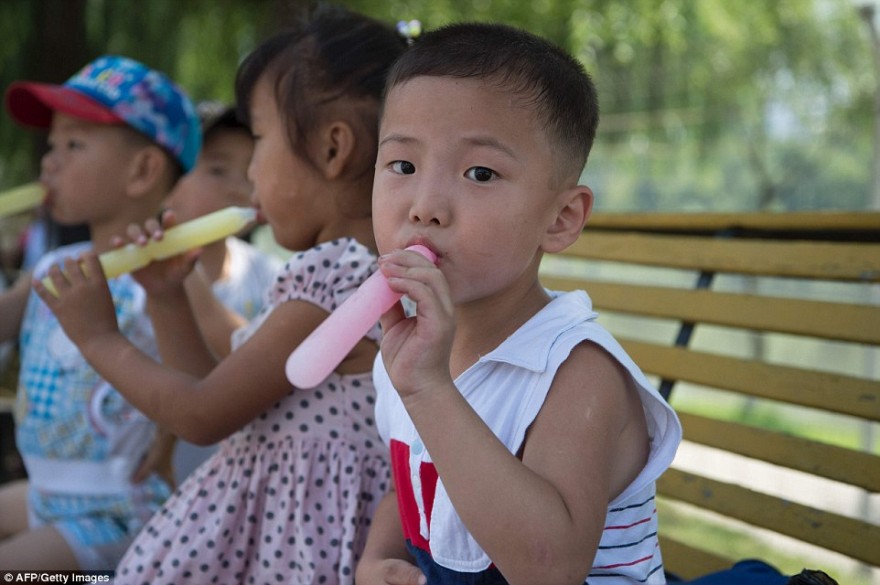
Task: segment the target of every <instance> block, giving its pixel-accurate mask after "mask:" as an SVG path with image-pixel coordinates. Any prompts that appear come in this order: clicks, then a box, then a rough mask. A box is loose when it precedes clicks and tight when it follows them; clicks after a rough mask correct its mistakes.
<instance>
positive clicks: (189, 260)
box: [112, 211, 202, 297]
mask: <svg viewBox="0 0 880 585" xmlns="http://www.w3.org/2000/svg"><path fill="white" fill-rule="evenodd" d="M175 225H177V219H176V217H175V216H174V212H173V211H165V212H164V213H163V214H162V223H161V224H160V223H159V221H158V220H155V219H149V220H147V221H146V222H145V223H144V225H143V226H140V225H138V224H131V225H129V226H128V229H127V230H126V235H127V236H128V239H129V241H130V242H131V243H134V244H136V245H138V246H146V245H147V244H149V243H150V242H151V241H154V240H156V241H158V240H161V239H162V237H163V236H164V234H165V230H167V229H168V228H171V227H174V226H175ZM112 243H113V245H114V246H116V247H119V246H123V245H126V244H127V243H129V242H126V241H125V240H124V239H123V238H114V240H113V242H112ZM201 252H202V251H201V248H196V249H194V250H189V251H187V252H184V253H183V254H178V255H177V256H173V257H171V258H166V259H164V260H154V261H153V262H150V263H149V264H148V265H147V266H145V267H143V268H141V269H140V270H136V271H134V272H132V273H131V275H132V276H133V277H134V279H135V280H136V281H137V282H138V284H140V285H141V286H142V287H143V288H144V290H145V291H147V294H149V295H150V296H154V297H155V296H161V295H163V294H164V293H167V292H169V291H175V292H177V291H179V290H180V289H181V288H182V287H183V281H184V280H185V279H186V277H187V276H188V275H189V273H190V272H192V269H193V266H194V265H195V262H196V260H197V259H198V257H199V255H200V254H201Z"/></svg>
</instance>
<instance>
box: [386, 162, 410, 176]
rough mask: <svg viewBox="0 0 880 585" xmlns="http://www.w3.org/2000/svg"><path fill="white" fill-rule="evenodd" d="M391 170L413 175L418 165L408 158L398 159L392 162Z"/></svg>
mask: <svg viewBox="0 0 880 585" xmlns="http://www.w3.org/2000/svg"><path fill="white" fill-rule="evenodd" d="M391 170H392V171H394V172H395V173H398V174H400V175H412V174H413V173H415V172H416V165H414V164H412V163H411V162H409V161H406V160H396V161H394V162H393V163H391Z"/></svg>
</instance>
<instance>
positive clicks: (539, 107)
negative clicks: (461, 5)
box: [385, 23, 599, 180]
mask: <svg viewBox="0 0 880 585" xmlns="http://www.w3.org/2000/svg"><path fill="white" fill-rule="evenodd" d="M422 76H432V77H459V78H479V79H483V80H486V81H489V82H493V83H495V84H496V85H497V86H498V87H500V88H502V89H505V90H509V91H512V92H513V93H514V94H517V95H519V96H521V97H522V98H523V100H524V103H525V105H527V106H529V107H533V108H534V110H535V112H536V115H537V117H538V120H539V121H541V122H542V123H543V125H544V128H545V129H546V131H547V133H548V137H549V138H550V140H551V143H556V144H557V145H558V146H559V147H560V148H561V149H562V150H563V153H565V154H567V155H568V156H566V157H565V159H564V161H565V163H564V164H563V165H561V167H560V168H561V170H562V173H563V174H564V175H565V176H569V175H576V178H575V180H577V178H579V177H580V173H581V171H582V170H583V168H584V165H586V162H587V157H588V156H589V153H590V149H591V148H592V146H593V140H594V139H595V137H596V128H597V126H598V125H599V100H598V97H597V93H596V88H595V86H594V85H593V81H592V79H591V78H590V76H589V75H588V74H587V72H586V71H585V70H584V68H583V66H582V65H581V64H580V63H579V62H578V61H577V60H576V59H574V57H572V56H571V55H569V54H568V53H567V52H565V51H564V50H562V49H560V48H559V47H557V46H556V45H554V44H552V43H550V42H549V41H547V40H545V39H542V38H540V37H538V36H535V35H533V34H531V33H529V32H526V31H523V30H520V29H516V28H513V27H511V26H507V25H503V24H488V23H460V24H452V25H448V26H445V27H443V28H439V29H437V30H434V31H430V32H427V33H425V34H424V35H423V36H421V37H420V38H419V39H418V40H416V42H415V43H414V44H413V45H412V46H411V47H410V48H409V49H408V50H407V52H406V53H405V54H404V55H403V56H402V57H401V58H400V59H398V61H397V63H395V65H394V67H393V68H392V69H391V71H390V72H389V74H388V82H387V84H386V90H385V91H386V93H387V92H388V91H390V90H391V89H392V88H393V87H394V86H395V85H400V84H402V83H405V82H407V81H409V80H410V79H413V78H415V77H422Z"/></svg>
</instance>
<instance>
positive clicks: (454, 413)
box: [357, 25, 681, 585]
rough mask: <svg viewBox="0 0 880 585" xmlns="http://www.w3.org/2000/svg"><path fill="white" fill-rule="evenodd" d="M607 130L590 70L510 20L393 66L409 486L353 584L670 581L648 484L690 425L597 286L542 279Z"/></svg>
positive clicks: (390, 212)
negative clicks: (615, 323)
mask: <svg viewBox="0 0 880 585" xmlns="http://www.w3.org/2000/svg"><path fill="white" fill-rule="evenodd" d="M597 123H598V104H597V99H596V92H595V88H594V87H593V84H592V82H591V81H590V79H589V77H588V76H587V75H586V73H585V72H584V71H583V69H582V67H581V66H580V65H579V64H578V63H577V62H576V61H575V60H574V59H572V58H571V57H570V56H569V55H567V54H565V53H564V52H562V51H561V50H559V49H557V48H555V47H554V46H552V45H550V44H549V43H547V42H546V41H544V40H542V39H539V38H536V37H534V36H533V35H530V34H528V33H525V32H522V31H517V30H516V29H511V28H508V27H504V26H499V25H455V26H451V27H448V28H446V29H441V30H439V31H436V32H433V33H429V34H427V35H425V36H424V37H423V38H421V39H419V40H418V41H416V43H415V44H414V45H413V46H412V47H411V48H410V50H409V51H407V53H405V54H404V55H403V56H402V57H401V59H400V60H399V61H398V62H397V63H396V64H395V66H394V68H393V69H392V71H391V73H389V80H388V88H387V91H386V97H385V103H384V109H383V116H382V122H381V127H380V131H379V153H378V160H377V164H376V175H375V177H376V178H375V185H374V189H373V212H374V213H373V221H374V224H375V229H376V242H377V245H378V248H379V251H380V252H381V253H383V254H384V255H383V256H381V257H380V269H381V270H382V272H383V274H385V276H386V277H388V279H389V282H390V285H391V288H392V289H394V290H396V291H398V292H400V293H403V294H406V295H408V296H409V297H410V298H411V299H412V300H413V301H415V303H416V307H417V309H416V317H415V318H409V319H408V318H406V317H405V315H404V313H403V311H402V309H401V308H400V307H398V308H397V309H396V310H392V311H389V313H387V314H386V315H384V316H383V318H382V326H383V331H384V335H383V337H382V347H381V359H378V358H377V360H376V367H375V370H374V383H375V384H376V389H377V393H378V401H377V405H376V421H377V424H378V426H379V430H380V433H381V434H382V437H383V439H384V440H385V441H386V442H388V443H389V445H390V448H391V459H392V468H393V470H394V487H395V488H396V494H395V493H389V494H388V495H387V496H386V498H385V500H384V501H383V503H382V505H381V506H380V507H379V510H378V511H377V513H376V516H375V517H374V520H373V526H372V529H371V532H370V538H369V542H368V545H367V550H366V551H365V552H364V556H363V560H362V562H361V564H360V566H359V568H358V575H357V578H358V585H378V584H383V585H384V584H387V583H397V584H407V585H410V584H411V585H415V584H416V583H418V582H419V581H418V579H420V578H424V577H426V578H427V582H428V583H430V584H431V585H436V584H442V583H469V584H477V583H479V584H488V583H507V582H510V583H530V584H531V583H541V584H542V585H553V584H556V583H565V584H569V585H570V584H572V583H583V582H585V581H586V580H587V579H588V578H589V582H590V583H591V584H594V583H595V584H606V585H611V584H615V585H617V584H623V583H627V584H634V583H652V584H655V583H664V582H665V580H664V577H663V564H662V560H661V557H660V551H659V548H658V543H657V518H656V512H655V506H654V493H655V483H654V482H655V480H656V478H657V477H658V476H659V475H660V474H661V473H662V472H663V470H664V469H665V468H666V467H667V466H668V465H669V464H670V462H671V461H672V457H673V455H674V453H675V449H676V446H677V444H678V442H679V440H680V438H681V427H680V425H679V423H678V420H677V418H676V416H675V414H674V412H673V411H672V410H671V408H670V407H669V406H668V405H667V404H666V403H665V402H664V401H663V399H662V398H661V397H660V396H659V394H658V393H657V392H656V390H655V389H654V388H653V387H651V385H650V384H649V382H648V381H647V380H646V378H645V377H644V375H642V373H641V372H640V371H639V369H638V368H637V367H636V365H635V364H634V363H633V362H632V360H630V358H629V357H627V355H626V354H625V353H624V352H623V350H622V349H621V347H620V346H619V345H618V344H617V343H616V342H615V341H614V339H613V338H612V337H611V336H610V335H609V334H608V332H607V331H605V330H604V329H603V328H602V327H601V326H599V325H598V324H597V323H596V321H595V319H596V313H595V312H593V310H592V308H591V304H590V300H589V297H587V295H586V293H584V292H583V291H577V292H571V293H567V294H562V293H557V292H551V291H547V290H545V289H544V288H543V287H542V286H541V283H540V282H539V279H538V267H539V264H540V262H541V258H542V256H543V254H544V253H552V252H558V251H561V250H563V249H564V248H566V247H567V246H568V245H570V244H571V243H572V242H574V241H575V239H576V238H577V237H578V236H579V235H580V233H581V230H582V229H583V227H584V224H585V222H586V220H587V217H588V216H589V213H590V209H591V205H592V200H593V194H592V192H591V191H590V189H589V188H588V187H585V186H583V185H579V184H578V182H579V178H580V175H581V171H582V169H583V167H584V164H585V163H586V159H587V155H588V153H589V150H590V148H591V146H592V141H593V137H594V136H595V132H596V125H597ZM415 243H419V244H422V245H424V246H427V247H428V248H430V249H431V250H433V251H434V252H435V253H436V255H437V257H438V261H437V265H436V266H434V265H433V264H432V263H430V262H428V261H427V260H426V259H424V258H423V257H421V256H420V255H418V254H414V253H412V252H405V251H401V249H403V248H405V247H407V246H409V245H412V244H415ZM395 508H397V510H396V509H395ZM416 567H417V568H416ZM392 575H395V577H394V578H392ZM406 575H409V577H408V579H409V580H407V577H406Z"/></svg>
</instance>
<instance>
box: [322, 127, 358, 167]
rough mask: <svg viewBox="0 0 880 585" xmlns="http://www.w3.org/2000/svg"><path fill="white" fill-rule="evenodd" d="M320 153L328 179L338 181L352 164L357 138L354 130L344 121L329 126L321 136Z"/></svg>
mask: <svg viewBox="0 0 880 585" xmlns="http://www.w3.org/2000/svg"><path fill="white" fill-rule="evenodd" d="M321 138H322V140H321V151H320V152H319V153H318V156H319V157H320V158H319V160H320V162H321V168H322V169H323V171H324V176H325V177H326V178H327V179H330V180H333V179H338V178H339V177H340V176H341V175H342V174H343V173H344V172H345V170H346V169H347V168H348V167H349V165H350V164H351V162H352V158H353V155H354V153H355V145H356V143H357V138H356V136H355V132H354V129H353V128H352V127H351V126H350V125H349V124H348V123H347V122H344V121H342V120H338V121H335V122H333V123H331V124H329V125H328V126H327V127H326V128H325V129H324V132H323V133H322V134H321Z"/></svg>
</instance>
